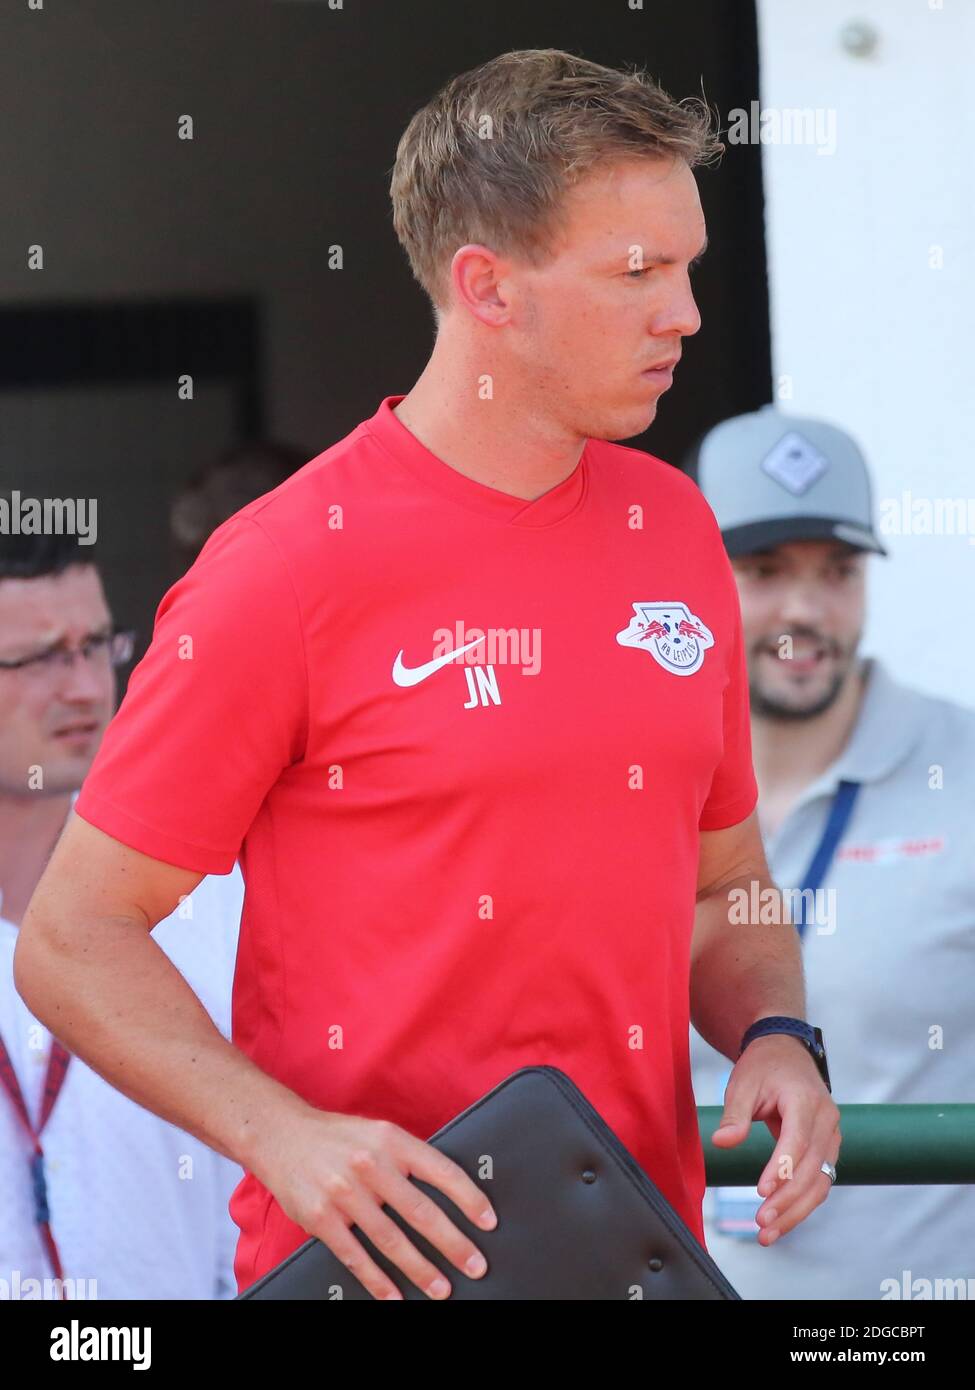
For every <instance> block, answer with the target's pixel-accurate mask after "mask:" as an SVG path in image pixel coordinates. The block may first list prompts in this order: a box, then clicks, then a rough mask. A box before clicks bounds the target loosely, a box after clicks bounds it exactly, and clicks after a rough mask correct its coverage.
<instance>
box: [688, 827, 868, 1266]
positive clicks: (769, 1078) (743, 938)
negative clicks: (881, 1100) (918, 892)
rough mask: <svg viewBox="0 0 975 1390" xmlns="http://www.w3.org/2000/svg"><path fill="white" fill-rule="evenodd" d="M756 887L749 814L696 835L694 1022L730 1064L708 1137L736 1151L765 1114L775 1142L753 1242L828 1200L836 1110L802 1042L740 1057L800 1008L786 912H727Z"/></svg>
mask: <svg viewBox="0 0 975 1390" xmlns="http://www.w3.org/2000/svg"><path fill="white" fill-rule="evenodd" d="M753 883H754V884H755V890H756V893H757V895H758V896H757V898H756V899H755V900H756V901H758V902H759V903H761V901H762V899H761V894H762V892H763V891H766V890H769V889H771V890H772V891H773V893H776V894H777V893H778V890H777V889H776V887H775V885H774V884H773V883H772V880H771V879H770V877H769V871H768V865H767V863H766V861H765V852H764V850H763V848H762V840H761V834H760V832H759V829H758V821H757V817H756V816H755V814H754V813H753V814H752V815H751V816H750V817H749V818H748V819H747V820H745V821H743V822H742V823H741V824H740V825H736V826H731V827H729V828H728V829H726V830H715V831H709V832H705V833H702V835H701V858H700V869H699V874H698V907H697V915H696V918H695V924H694V935H693V938H692V941H691V1020H692V1022H693V1024H694V1026H695V1027H696V1028H697V1030H698V1032H699V1033H700V1034H701V1036H702V1037H703V1038H704V1039H705V1040H706V1041H707V1042H709V1043H710V1044H711V1045H712V1047H715V1048H717V1049H718V1051H720V1052H723V1053H724V1055H725V1056H726V1057H729V1058H730V1059H731V1060H732V1061H734V1063H735V1065H734V1067H733V1069H732V1072H731V1076H730V1077H729V1079H728V1085H727V1088H726V1090H725V1097H724V1112H723V1114H722V1116H721V1124H720V1125H719V1126H718V1128H717V1130H715V1132H714V1134H713V1135H712V1136H711V1138H712V1142H713V1143H715V1144H717V1145H719V1147H730V1148H733V1147H734V1146H735V1145H736V1144H740V1143H741V1142H742V1141H743V1140H744V1139H745V1138H747V1136H748V1133H749V1131H750V1129H751V1126H752V1121H753V1120H764V1121H765V1123H766V1124H767V1125H768V1128H769V1130H770V1132H771V1134H772V1136H773V1137H774V1138H775V1139H776V1141H777V1142H776V1145H775V1148H774V1149H773V1151H772V1155H771V1157H770V1158H769V1160H768V1162H767V1163H766V1165H765V1167H764V1169H763V1170H762V1174H761V1176H760V1178H759V1181H758V1190H759V1192H760V1193H761V1195H762V1196H763V1197H764V1198H765V1201H764V1202H763V1203H762V1206H761V1207H760V1208H759V1211H758V1213H757V1214H756V1218H755V1219H756V1221H757V1222H758V1225H759V1228H760V1230H759V1236H758V1240H759V1244H760V1245H771V1244H772V1243H773V1242H774V1241H776V1240H777V1239H778V1238H779V1237H780V1236H782V1235H785V1234H786V1233H787V1232H788V1231H791V1230H792V1229H793V1227H795V1226H797V1225H798V1224H799V1222H800V1221H803V1220H805V1218H806V1217H807V1216H808V1215H809V1214H810V1213H811V1212H812V1211H813V1210H814V1209H815V1208H816V1207H817V1206H819V1205H820V1204H821V1203H822V1202H824V1201H825V1200H826V1197H827V1196H828V1194H829V1191H830V1186H831V1184H830V1180H829V1178H828V1177H826V1176H825V1175H824V1173H823V1171H822V1163H823V1161H824V1159H825V1160H828V1161H829V1162H830V1163H833V1164H835V1163H836V1160H837V1156H838V1154H839V1150H840V1142H841V1135H840V1130H839V1118H840V1112H839V1109H838V1108H837V1106H836V1104H835V1102H834V1101H833V1099H832V1097H831V1096H830V1094H829V1092H828V1090H827V1089H826V1086H825V1085H824V1083H823V1080H822V1078H821V1076H820V1075H819V1072H818V1070H817V1068H816V1064H815V1062H814V1061H813V1059H812V1057H811V1056H810V1054H809V1052H808V1051H807V1049H806V1048H805V1046H804V1045H803V1044H802V1042H801V1041H800V1040H799V1039H798V1038H794V1037H789V1036H787V1035H784V1034H773V1035H771V1036H768V1037H764V1038H756V1039H755V1041H754V1042H751V1043H749V1044H748V1046H747V1047H746V1048H745V1050H744V1052H743V1053H742V1054H741V1056H740V1057H739V1056H738V1049H739V1047H740V1045H741V1038H742V1034H743V1033H744V1032H745V1030H746V1028H747V1027H748V1026H749V1024H751V1023H754V1022H755V1020H756V1019H759V1018H765V1017H767V1016H768V1015H770V1014H786V1015H789V1016H791V1017H793V1018H805V1007H806V1001H805V985H804V982H803V976H802V957H801V954H800V953H801V946H800V943H799V937H798V934H797V933H796V930H795V928H794V927H793V926H792V925H791V924H790V923H789V922H788V921H787V920H784V919H785V916H786V914H785V913H784V912H781V913H780V914H778V915H779V916H780V917H781V918H782V919H783V920H780V921H778V922H777V923H768V924H763V923H762V922H761V921H755V920H754V914H753V913H752V912H751V911H750V910H749V911H748V912H746V913H745V914H744V915H745V917H746V920H745V921H735V920H733V919H732V916H731V914H730V913H729V908H730V906H731V901H732V900H731V899H730V898H729V894H730V893H732V892H733V891H734V890H738V891H743V892H744V895H745V896H744V902H745V903H749V904H750V903H751V901H752V897H753V895H752V891H751V890H752V884H753ZM783 906H784V905H783Z"/></svg>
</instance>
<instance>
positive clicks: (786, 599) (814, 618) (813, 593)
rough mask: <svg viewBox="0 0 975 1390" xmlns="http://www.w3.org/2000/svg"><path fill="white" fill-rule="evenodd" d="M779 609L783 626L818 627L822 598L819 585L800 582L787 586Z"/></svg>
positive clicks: (820, 617)
mask: <svg viewBox="0 0 975 1390" xmlns="http://www.w3.org/2000/svg"><path fill="white" fill-rule="evenodd" d="M779 609H780V616H781V619H782V621H783V623H784V624H785V625H789V624H796V625H804V626H806V627H816V626H818V625H819V624H820V623H821V621H822V616H823V596H822V593H821V590H820V588H819V585H818V584H816V583H813V582H811V581H810V582H808V583H806V582H803V581H802V580H798V581H796V582H794V583H792V584H789V585H787V586H786V588H785V591H784V593H783V594H782V598H781V602H780V606H779Z"/></svg>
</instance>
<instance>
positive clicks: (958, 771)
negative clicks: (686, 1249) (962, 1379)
mask: <svg viewBox="0 0 975 1390" xmlns="http://www.w3.org/2000/svg"><path fill="white" fill-rule="evenodd" d="M868 672H869V675H868V682H867V687H866V691H865V694H864V698H863V702H862V704H861V708H860V713H859V716H858V719H857V723H856V725H855V728H854V730H853V733H852V735H851V738H850V740H849V742H848V743H847V746H846V748H845V749H844V751H843V753H842V754H841V755H840V757H839V758H838V759H837V760H836V762H835V763H834V764H833V766H832V767H830V768H829V769H828V770H827V771H826V772H825V773H824V774H823V775H822V776H821V777H819V778H818V779H817V780H816V781H815V782H813V783H811V784H810V785H809V786H808V787H807V788H806V789H805V790H804V792H803V793H802V795H801V797H800V798H799V800H798V802H797V804H796V806H795V807H794V809H793V811H792V812H791V814H790V815H789V816H788V817H787V818H786V820H785V821H784V822H783V824H782V825H781V827H780V828H779V830H778V832H777V833H776V834H775V835H773V836H771V837H769V836H766V837H765V848H766V853H767V855H768V859H769V867H770V869H771V872H772V877H773V879H774V880H775V882H776V883H777V884H778V886H779V887H780V888H793V887H799V886H800V883H801V879H802V876H803V874H804V873H805V872H806V870H807V868H808V864H809V860H810V859H811V857H812V854H813V851H814V849H815V847H816V845H817V844H818V842H819V838H820V836H821V834H822V831H823V827H824V825H825V822H826V817H827V814H828V811H829V806H830V801H831V798H832V794H833V792H834V790H835V788H836V785H837V783H838V781H839V780H840V778H845V779H848V780H852V781H859V782H861V784H862V785H861V788H860V792H859V795H858V798H857V801H856V803H855V805H854V808H853V814H852V817H851V819H850V821H849V823H848V825H847V828H846V831H845V833H844V835H843V838H842V841H841V843H840V845H839V848H838V850H837V853H836V855H835V856H834V859H833V863H832V865H831V867H830V869H829V870H828V871H827V875H826V877H825V878H824V880H823V889H824V890H828V889H835V896H834V899H833V903H834V907H835V916H834V917H833V919H832V921H830V920H829V916H828V900H827V899H826V898H825V896H824V898H823V899H822V905H823V908H824V909H825V910H824V912H823V914H821V915H818V916H817V917H815V918H814V919H813V920H812V921H810V923H809V925H808V926H807V927H806V931H805V936H804V939H803V948H802V950H803V964H804V968H805V975H806V992H807V1014H806V1017H807V1018H808V1020H809V1021H810V1023H813V1024H817V1025H818V1026H819V1027H820V1028H822V1030H823V1035H824V1039H825V1042H826V1051H827V1055H828V1059H829V1068H830V1077H831V1081H832V1086H833V1099H834V1100H835V1101H836V1103H837V1104H838V1105H840V1106H842V1105H843V1104H886V1105H890V1104H909V1103H920V1104H934V1103H938V1102H968V1103H971V1102H972V1101H975V1007H973V1004H972V1000H973V997H975V815H973V812H972V807H973V791H975V711H971V710H968V709H965V708H963V707H961V706H959V705H956V704H954V703H952V702H950V701H948V700H941V699H935V698H932V697H930V696H928V695H923V694H921V693H920V692H917V691H914V690H911V689H908V688H907V687H905V686H902V685H900V684H898V683H897V682H895V681H894V680H892V678H891V677H890V676H889V674H888V673H887V672H886V670H885V669H884V668H883V666H881V665H880V663H879V662H877V661H876V660H873V661H871V662H870V663H869V665H868ZM759 819H761V804H759ZM831 926H832V927H833V930H830V927H831ZM746 929H747V928H745V927H740V928H739V930H742V931H744V930H746ZM790 930H791V928H790ZM939 1029H940V1030H941V1032H940V1034H939V1033H938V1031H937V1030H939ZM939 1041H940V1042H941V1045H940V1046H938V1045H937V1044H938V1043H939ZM932 1044H934V1045H932ZM731 1065H732V1064H731V1062H730V1061H729V1060H728V1059H727V1058H725V1057H723V1056H721V1054H719V1053H718V1052H716V1051H715V1050H714V1049H713V1048H711V1047H709V1046H708V1045H707V1044H706V1043H705V1042H704V1041H703V1039H702V1038H701V1037H700V1036H699V1035H698V1034H697V1033H696V1032H695V1031H694V1030H693V1029H691V1067H692V1074H693V1082H694V1090H695V1096H696V1100H697V1103H698V1105H717V1104H720V1103H721V1089H722V1087H721V1085H720V1081H721V1077H722V1075H723V1074H725V1073H727V1072H728V1070H729V1069H730V1067H731ZM757 1123H758V1124H759V1126H760V1128H761V1129H762V1130H763V1131H765V1125H764V1122H762V1121H758V1122H757ZM841 1128H842V1125H841ZM766 1132H767V1131H766ZM842 1163H843V1153H842V1149H841V1151H840V1157H839V1163H838V1168H839V1169H840V1171H841V1170H842ZM740 1191H741V1192H742V1193H745V1192H746V1191H748V1189H740ZM752 1191H754V1189H752ZM715 1208H716V1193H715V1191H714V1189H712V1188H709V1189H708V1191H707V1194H706V1197H705V1203H704V1214H705V1234H706V1239H707V1245H708V1249H709V1251H710V1253H711V1255H712V1256H713V1258H714V1259H715V1260H716V1261H717V1263H718V1265H719V1266H720V1267H721V1269H722V1270H723V1271H724V1273H725V1274H726V1275H727V1277H728V1278H729V1279H730V1281H731V1283H732V1284H733V1285H734V1286H735V1288H736V1289H737V1290H738V1292H739V1293H740V1294H741V1295H742V1297H743V1298H768V1299H881V1298H883V1297H885V1296H887V1297H896V1296H897V1295H896V1294H895V1293H894V1291H893V1290H894V1286H895V1284H896V1285H897V1286H899V1287H900V1290H901V1292H900V1297H904V1296H905V1294H904V1290H905V1289H907V1290H911V1289H916V1292H917V1293H918V1294H919V1295H923V1291H924V1286H923V1285H921V1284H916V1283H915V1281H918V1280H923V1279H927V1280H931V1281H934V1280H936V1279H942V1280H946V1279H966V1280H972V1281H973V1282H972V1283H971V1284H970V1285H968V1286H967V1287H968V1289H969V1293H968V1296H969V1297H971V1296H972V1290H975V1187H972V1186H966V1187H962V1186H897V1187H894V1186H885V1187H843V1186H837V1187H834V1188H833V1190H832V1192H831V1193H830V1194H829V1196H828V1197H827V1198H826V1201H825V1203H824V1204H823V1205H821V1206H820V1207H817V1208H816V1210H815V1211H813V1212H812V1213H811V1214H810V1215H809V1216H808V1217H806V1219H805V1220H804V1221H803V1222H801V1223H800V1224H799V1225H798V1226H797V1227H795V1228H794V1229H793V1230H792V1231H789V1232H788V1233H787V1234H786V1235H784V1236H780V1237H779V1239H778V1240H777V1241H776V1242H775V1244H774V1245H772V1246H768V1247H765V1246H759V1245H758V1243H757V1241H755V1240H754V1239H753V1238H749V1239H742V1238H740V1237H735V1236H731V1235H727V1234H722V1233H720V1232H719V1231H717V1230H716V1228H715V1224H714V1217H715ZM753 1209H754V1208H753ZM905 1276H906V1277H905ZM887 1280H890V1281H892V1282H891V1283H885V1282H884V1281H887ZM908 1296H909V1294H908ZM927 1296H930V1295H927Z"/></svg>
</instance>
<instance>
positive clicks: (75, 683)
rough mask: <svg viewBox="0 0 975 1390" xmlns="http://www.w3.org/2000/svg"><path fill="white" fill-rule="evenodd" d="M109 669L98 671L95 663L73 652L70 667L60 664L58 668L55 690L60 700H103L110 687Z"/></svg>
mask: <svg viewBox="0 0 975 1390" xmlns="http://www.w3.org/2000/svg"><path fill="white" fill-rule="evenodd" d="M111 679H112V674H111V667H109V668H108V672H107V673H106V671H105V670H103V669H100V668H99V667H98V666H97V665H96V664H95V662H93V661H91V660H89V659H87V658H85V657H83V656H82V655H81V653H80V652H75V653H74V655H73V657H72V659H71V665H70V666H68V665H64V664H62V665H61V666H60V667H59V668H58V679H57V683H56V690H57V693H58V695H59V696H60V698H61V699H62V700H69V701H72V702H74V703H76V704H77V703H81V702H82V701H85V702H94V701H96V700H104V699H105V698H106V696H107V695H108V693H109V687H110V685H111Z"/></svg>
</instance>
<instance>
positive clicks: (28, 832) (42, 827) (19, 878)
mask: <svg viewBox="0 0 975 1390" xmlns="http://www.w3.org/2000/svg"><path fill="white" fill-rule="evenodd" d="M71 797H72V793H71V792H62V793H59V794H57V795H55V796H40V795H38V793H37V792H27V793H26V794H22V795H18V794H14V793H9V792H0V888H2V889H3V901H2V902H0V917H5V918H6V919H7V921H8V922H13V924H14V926H15V927H19V926H20V924H21V921H22V920H23V916H24V913H25V912H26V911H27V904H28V903H29V902H30V900H31V898H32V896H33V894H34V889H35V888H36V887H37V885H38V882H39V881H40V877H41V874H42V873H43V872H44V868H45V865H46V864H47V861H48V859H49V858H50V855H51V851H52V850H53V849H54V846H55V844H56V843H57V840H58V837H59V836H60V834H61V830H62V828H63V826H64V822H65V821H66V820H67V817H68V812H69V811H70V810H71Z"/></svg>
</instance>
